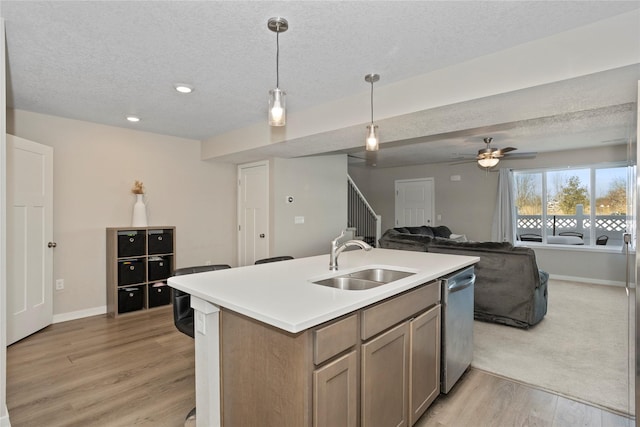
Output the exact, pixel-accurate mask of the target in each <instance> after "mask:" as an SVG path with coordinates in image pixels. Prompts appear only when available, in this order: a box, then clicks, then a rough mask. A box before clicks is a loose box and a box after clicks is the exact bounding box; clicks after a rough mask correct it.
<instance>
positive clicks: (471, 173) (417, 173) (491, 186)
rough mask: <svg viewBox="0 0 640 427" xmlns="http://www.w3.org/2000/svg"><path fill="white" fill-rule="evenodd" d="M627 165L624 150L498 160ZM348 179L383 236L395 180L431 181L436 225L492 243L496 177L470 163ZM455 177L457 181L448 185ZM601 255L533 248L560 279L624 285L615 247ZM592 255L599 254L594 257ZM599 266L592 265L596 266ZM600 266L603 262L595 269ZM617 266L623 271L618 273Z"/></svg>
mask: <svg viewBox="0 0 640 427" xmlns="http://www.w3.org/2000/svg"><path fill="white" fill-rule="evenodd" d="M620 161H626V146H624V145H617V146H611V147H601V148H594V149H588V150H577V151H558V152H555V153H540V154H539V155H538V156H537V158H535V159H528V160H503V161H501V162H500V165H501V166H503V167H510V168H517V169H532V168H540V167H554V166H580V165H586V164H591V163H609V162H620ZM349 175H350V176H351V177H352V178H353V180H354V181H355V182H356V184H357V185H358V187H359V188H360V190H361V191H362V193H363V194H364V196H365V197H366V198H367V200H368V201H369V203H370V204H371V206H372V207H373V209H374V210H375V211H376V213H377V214H379V215H382V232H383V233H384V231H385V230H387V229H389V228H392V227H393V224H394V216H395V196H394V185H395V180H398V179H411V178H428V177H433V178H434V182H435V212H436V217H437V216H438V215H441V218H442V219H441V220H439V221H438V220H436V222H435V224H436V225H446V226H447V227H449V228H450V229H451V230H452V231H453V232H454V233H457V234H466V235H467V237H468V238H469V239H470V240H475V241H486V240H490V239H491V223H492V221H493V212H494V209H495V204H496V198H497V188H498V174H497V173H493V172H486V171H484V170H481V169H480V168H478V166H477V165H476V164H475V163H467V164H461V165H449V164H446V163H438V164H427V165H417V166H408V167H397V168H379V169H376V168H364V167H360V166H357V167H350V168H349ZM452 175H460V178H461V179H460V181H451V179H450V177H451V176H452ZM600 250H601V251H608V252H612V253H609V254H606V253H604V254H603V252H588V253H587V252H582V251H580V252H579V251H559V250H552V249H545V248H540V249H538V248H536V254H537V258H538V264H539V266H540V268H542V269H543V270H546V271H548V272H550V273H551V274H555V275H560V276H564V277H578V278H592V279H597V280H599V281H602V282H607V281H609V282H611V281H613V282H623V281H624V278H625V269H624V266H623V264H624V257H621V256H620V248H616V249H613V248H603V249H600ZM597 254H603V255H602V256H601V257H598V256H597ZM596 260H597V261H598V262H595V261H596ZM601 262H603V263H605V264H604V265H603V264H600V263H601ZM621 266H622V268H621Z"/></svg>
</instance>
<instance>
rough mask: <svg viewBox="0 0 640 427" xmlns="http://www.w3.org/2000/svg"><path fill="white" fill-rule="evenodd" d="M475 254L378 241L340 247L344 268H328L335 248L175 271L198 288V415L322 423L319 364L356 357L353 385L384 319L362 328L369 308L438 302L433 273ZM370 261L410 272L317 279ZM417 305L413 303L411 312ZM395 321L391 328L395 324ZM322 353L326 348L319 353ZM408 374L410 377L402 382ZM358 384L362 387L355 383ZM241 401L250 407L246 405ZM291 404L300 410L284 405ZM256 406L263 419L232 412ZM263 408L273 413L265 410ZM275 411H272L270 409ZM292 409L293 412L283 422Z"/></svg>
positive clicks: (207, 421)
mask: <svg viewBox="0 0 640 427" xmlns="http://www.w3.org/2000/svg"><path fill="white" fill-rule="evenodd" d="M478 260H479V258H477V257H465V256H457V255H445V254H432V253H422V252H411V251H399V250H388V249H373V250H371V251H367V252H365V251H362V250H356V251H347V252H344V253H342V254H341V255H340V259H339V270H338V271H329V268H328V266H329V256H328V255H322V256H315V257H309V258H301V259H295V260H291V261H285V262H280V263H272V264H262V265H255V266H247V267H242V268H232V269H228V270H219V271H215V272H207V273H199V274H193V275H185V276H177V277H172V278H170V279H169V285H170V286H172V287H174V288H177V289H180V290H182V291H184V292H187V293H189V294H191V305H192V307H193V308H194V310H195V340H196V343H195V344H196V407H197V425H198V426H220V425H223V424H225V423H224V422H223V418H222V414H223V412H224V417H225V419H226V420H227V423H226V424H225V425H227V427H228V426H229V425H248V424H251V423H255V425H264V426H268V425H292V426H296V427H297V426H302V425H311V422H312V419H314V421H313V422H314V424H318V425H319V424H321V423H318V422H316V421H315V419H316V418H319V417H320V416H321V415H322V414H319V413H318V407H319V406H322V402H317V401H314V399H316V397H317V396H316V394H317V393H313V392H312V387H316V385H317V384H316V382H317V381H319V378H321V377H318V375H319V373H318V371H319V369H316V368H317V367H318V366H322V367H327V366H326V365H325V364H328V365H330V366H333V364H334V363H338V362H339V363H338V364H339V365H340V366H350V367H351V368H352V369H351V371H354V369H353V367H354V366H355V376H353V375H351V374H350V375H349V377H348V378H349V381H350V382H349V384H351V386H350V387H347V389H353V388H354V384H353V380H354V378H355V380H356V381H357V380H358V379H360V374H359V372H360V369H359V366H360V364H359V362H358V359H359V358H360V356H361V354H364V352H365V350H364V348H365V346H364V345H362V346H361V342H362V343H365V344H366V342H365V341H366V340H368V339H370V338H371V337H373V336H374V335H375V333H374V332H373V331H374V330H375V328H376V327H377V326H373V327H372V326H371V325H369V326H368V328H369V329H370V330H372V332H371V334H369V335H370V336H366V337H365V336H364V334H365V330H364V325H365V320H364V319H365V314H367V315H368V314H371V316H369V318H371V319H373V318H374V317H376V316H378V315H379V314H381V313H382V314H383V317H394V316H395V314H393V313H396V312H398V308H397V307H405V306H414V305H415V304H416V301H418V305H420V304H423V303H422V301H426V300H427V299H433V304H432V305H434V307H436V308H438V310H439V298H440V293H439V285H436V286H433V283H432V282H433V281H434V280H436V279H438V278H439V277H441V276H443V275H446V274H448V273H451V272H454V271H457V270H459V269H461V268H464V267H466V266H469V265H472V264H474V263H476V262H477V261H478ZM363 268H385V269H391V270H399V271H405V272H410V273H413V274H412V275H410V276H408V277H405V278H402V279H399V280H396V281H393V282H391V283H388V284H385V285H381V286H378V287H375V288H372V289H367V290H357V291H350V290H341V289H336V288H331V287H327V286H321V285H317V284H314V283H313V282H316V281H320V280H322V279H326V278H330V277H333V276H338V275H344V274H348V273H350V272H354V271H359V270H362V269H363ZM429 284H431V285H429ZM425 285H427V286H425ZM436 289H437V291H436ZM411 292H418V293H417V294H411ZM401 296H404V300H402V301H401V302H402V304H401V306H393V305H392V306H385V303H382V302H388V301H390V302H394V301H396V300H398V298H399V297H401ZM370 306H373V307H378V306H381V307H382V308H385V309H387V312H388V313H391V314H390V315H385V314H384V313H385V311H384V310H382V309H379V310H378V311H377V312H372V313H367V312H366V310H364V309H366V308H367V307H370ZM429 307H431V306H429ZM389 310H391V311H389ZM411 310H414V311H416V313H415V314H416V315H419V314H422V313H424V312H425V311H426V302H425V306H424V307H421V306H420V307H415V308H413V307H412V308H411ZM429 311H431V310H429ZM437 313H439V311H437ZM413 314H414V313H413V312H412V313H409V315H408V316H407V318H408V317H411V316H412V315H413ZM424 314H426V313H424ZM401 317H402V316H401ZM438 319H439V316H438ZM401 320H403V319H401ZM407 323H408V322H407ZM361 324H362V325H363V328H362V331H361V330H360V329H361V328H360V325H361ZM333 325H335V326H333ZM438 325H439V323H438ZM399 327H400V326H398V328H399ZM404 327H405V326H402V328H404ZM406 327H407V328H408V327H410V325H406ZM392 329H393V330H392V331H391V332H394V331H396V329H397V328H396V327H395V326H394V328H392ZM343 331H346V332H343ZM403 331H404V329H398V331H397V332H394V333H397V334H400V335H402V334H403V333H404V332H403ZM375 332H376V333H377V332H379V331H375ZM360 334H362V335H363V336H362V337H360ZM384 335H386V333H385V334H384ZM406 335H407V336H408V333H407V334H406ZM323 337H326V338H323ZM323 339H324V340H325V341H326V342H327V343H328V344H327V346H328V347H320V348H319V347H318V345H317V342H320V341H322V340H323ZM438 339H439V337H438ZM372 341H374V340H372ZM405 341H406V340H404V341H402V342H405ZM334 343H335V345H333V344H334ZM403 345H404V344H403ZM407 346H408V344H407ZM333 347H335V348H333ZM403 348H405V347H403ZM438 348H439V347H438ZM407 349H408V347H406V348H405V351H404V352H405V353H406V352H407V351H406V350H407ZM325 350H326V351H325ZM324 353H326V357H324V356H322V355H323V354H324ZM290 356H291V357H290ZM362 357H364V356H362ZM407 358H408V356H407ZM312 359H313V360H312ZM407 360H408V359H407ZM327 361H329V362H331V363H327ZM354 363H355V365H354ZM278 364H281V365H282V366H277V365H278ZM314 369H315V370H314ZM363 369H364V368H363ZM407 375H408V374H407ZM314 376H315V377H314ZM408 379H409V378H405V377H403V378H402V382H408ZM314 381H316V382H314ZM355 388H356V389H358V388H359V387H358V384H357V383H356V384H355ZM222 390H224V399H223V395H222V393H221V391H222ZM351 391H353V390H351ZM363 392H364V388H363ZM240 394H241V395H240ZM274 396H275V397H274ZM295 399H299V402H296V401H295ZM350 399H351V400H349V401H348V402H347V403H346V404H345V405H346V406H347V411H346V412H348V413H349V417H350V418H349V420H354V419H355V420H356V422H357V423H359V424H363V425H364V423H360V422H359V420H360V416H361V415H360V413H359V411H356V412H357V413H356V414H355V415H354V411H353V408H352V406H353V405H354V404H355V405H356V406H357V407H360V403H361V402H362V404H363V405H364V404H365V403H366V402H365V401H366V399H365V398H364V397H362V398H361V397H360V395H359V394H358V395H357V396H356V397H355V400H356V401H355V403H354V401H353V397H351V398H350ZM223 400H224V410H223V404H222V402H223ZM258 400H259V401H260V402H259V401H258ZM312 401H314V402H312ZM261 402H262V403H264V402H268V403H265V405H267V404H268V405H269V408H271V409H265V408H264V407H262V408H261V405H262V403H261ZM334 403H335V402H334ZM242 405H244V408H245V410H244V411H243V412H242V413H241V411H240V408H241V407H242ZM292 408H294V409H295V411H297V413H296V414H289V413H287V411H289V410H291V409H292ZM252 411H255V412H256V414H257V415H256V417H262V418H260V419H261V421H260V424H258V423H257V421H247V420H249V419H251V417H250V416H249V418H246V419H244V418H243V420H244V421H243V422H242V423H238V422H237V421H235V420H236V419H235V418H234V419H233V421H231V420H230V419H229V417H234V416H238V417H243V416H248V414H250V413H251V412H252ZM261 411H262V412H261ZM265 411H267V412H269V414H267V415H265V414H266V412H265ZM271 412H272V413H273V414H271ZM270 415H274V418H273V420H271V419H270V418H268V416H270ZM265 417H267V418H265ZM278 417H282V418H280V419H278ZM291 417H294V418H291ZM295 417H299V418H295ZM353 417H355V418H353ZM257 419H258V418H256V420H257ZM285 419H286V420H289V421H287V422H284V423H283V421H282V420H285ZM363 419H364V416H363ZM232 423H233V424H232ZM276 423H278V424H276ZM349 424H353V423H352V422H351V421H350V422H349Z"/></svg>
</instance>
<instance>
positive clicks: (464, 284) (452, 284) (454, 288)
mask: <svg viewBox="0 0 640 427" xmlns="http://www.w3.org/2000/svg"><path fill="white" fill-rule="evenodd" d="M475 281H476V275H475V274H472V275H471V276H470V277H466V278H465V279H463V280H460V281H458V280H450V281H449V286H448V287H447V290H448V292H449V293H450V294H452V293H454V292H458V291H461V290H463V289H466V288H468V287H469V286H471V285H473V283H474V282H475Z"/></svg>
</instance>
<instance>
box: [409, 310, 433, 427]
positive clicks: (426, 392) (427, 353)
mask: <svg viewBox="0 0 640 427" xmlns="http://www.w3.org/2000/svg"><path fill="white" fill-rule="evenodd" d="M409 326H410V328H409V329H410V334H411V352H410V355H411V360H410V367H411V368H410V373H409V418H410V420H409V421H410V424H409V425H413V424H414V423H415V422H416V421H418V418H420V416H421V415H422V414H423V413H424V411H426V410H427V408H428V407H429V405H431V403H432V402H433V401H434V400H435V398H436V397H438V394H440V305H437V306H435V307H433V308H432V309H431V310H429V311H427V312H425V313H423V314H421V315H420V316H418V317H416V318H415V319H413V320H412V321H411V322H410V324H409Z"/></svg>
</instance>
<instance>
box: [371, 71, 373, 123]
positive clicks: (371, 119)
mask: <svg viewBox="0 0 640 427" xmlns="http://www.w3.org/2000/svg"><path fill="white" fill-rule="evenodd" d="M371 125H372V126H373V80H371Z"/></svg>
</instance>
